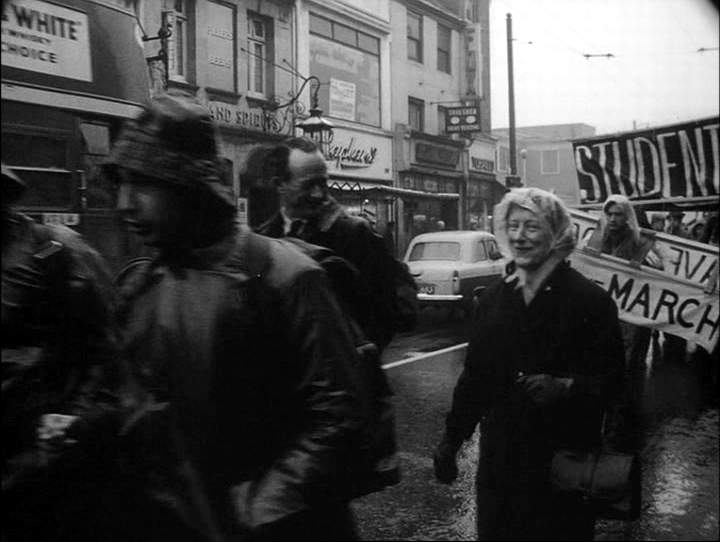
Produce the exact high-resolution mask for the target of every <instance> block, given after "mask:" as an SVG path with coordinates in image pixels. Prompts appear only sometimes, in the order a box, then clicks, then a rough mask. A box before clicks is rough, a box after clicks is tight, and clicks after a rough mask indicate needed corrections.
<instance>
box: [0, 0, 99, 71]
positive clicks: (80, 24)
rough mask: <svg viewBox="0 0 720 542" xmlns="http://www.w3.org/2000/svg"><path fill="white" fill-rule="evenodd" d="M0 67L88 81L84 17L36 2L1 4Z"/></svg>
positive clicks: (78, 13) (49, 4) (88, 64)
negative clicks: (0, 36) (0, 38)
mask: <svg viewBox="0 0 720 542" xmlns="http://www.w3.org/2000/svg"><path fill="white" fill-rule="evenodd" d="M2 64H3V66H12V67H13V68H19V69H21V70H29V71H34V72H40V73H45V74H49V75H56V76H58V77H67V78H69V79H78V80H80V81H92V68H91V65H90V37H89V33H88V18H87V15H85V14H84V13H83V12H81V11H76V10H73V9H68V8H65V7H61V6H58V5H56V4H51V3H49V2H42V1H40V0H9V1H7V2H3V11H2Z"/></svg>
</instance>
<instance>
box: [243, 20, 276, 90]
mask: <svg viewBox="0 0 720 542" xmlns="http://www.w3.org/2000/svg"><path fill="white" fill-rule="evenodd" d="M271 23H272V19H269V18H268V17H263V16H261V15H258V14H257V13H253V12H248V94H249V95H250V96H254V97H257V98H268V97H269V96H270V95H271V94H272V93H273V90H272V89H273V83H272V74H273V72H272V69H271V68H272V63H271V62H272V59H273V56H274V53H273V33H272V24H271Z"/></svg>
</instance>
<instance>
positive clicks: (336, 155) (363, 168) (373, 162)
mask: <svg viewBox="0 0 720 542" xmlns="http://www.w3.org/2000/svg"><path fill="white" fill-rule="evenodd" d="M325 159H326V160H327V162H328V170H329V171H330V173H331V174H332V173H333V172H342V173H346V174H353V175H358V176H362V177H366V178H372V179H383V180H391V179H392V138H390V137H386V136H381V135H375V134H369V133H366V132H359V131H355V130H349V129H347V128H341V127H336V128H335V129H334V130H333V140H332V142H331V143H330V144H329V145H328V150H327V152H326V153H325Z"/></svg>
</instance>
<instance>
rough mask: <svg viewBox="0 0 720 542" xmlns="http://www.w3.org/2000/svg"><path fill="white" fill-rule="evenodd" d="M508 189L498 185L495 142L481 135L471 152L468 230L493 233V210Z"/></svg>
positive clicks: (466, 203)
mask: <svg viewBox="0 0 720 542" xmlns="http://www.w3.org/2000/svg"><path fill="white" fill-rule="evenodd" d="M506 191H507V189H506V188H505V186H504V185H503V184H502V183H500V182H498V181H497V175H496V168H495V138H491V137H489V136H487V135H484V134H478V136H477V139H475V140H473V143H472V144H471V145H470V148H469V149H468V185H467V192H466V194H465V202H464V204H465V208H466V211H465V217H466V218H465V228H466V229H470V230H483V231H489V232H492V231H493V225H492V212H493V207H494V206H495V205H496V204H497V203H498V202H499V201H500V200H501V199H502V197H503V194H505V192H506Z"/></svg>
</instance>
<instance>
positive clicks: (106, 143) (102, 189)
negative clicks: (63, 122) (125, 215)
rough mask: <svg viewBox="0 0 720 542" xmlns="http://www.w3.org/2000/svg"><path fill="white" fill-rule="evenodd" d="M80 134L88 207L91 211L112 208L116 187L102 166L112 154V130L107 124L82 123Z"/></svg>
mask: <svg viewBox="0 0 720 542" xmlns="http://www.w3.org/2000/svg"><path fill="white" fill-rule="evenodd" d="M80 133H81V134H82V140H83V146H82V147H83V152H82V155H81V156H82V164H83V170H84V171H85V183H86V185H85V186H86V191H85V195H86V197H87V206H88V208H90V209H108V208H112V207H114V206H115V186H114V185H113V183H112V182H111V181H110V179H108V178H107V176H105V175H103V174H102V173H101V167H102V164H103V162H104V161H105V160H106V159H107V156H108V154H110V128H109V127H108V126H107V125H106V124H99V123H94V122H82V123H80Z"/></svg>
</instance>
